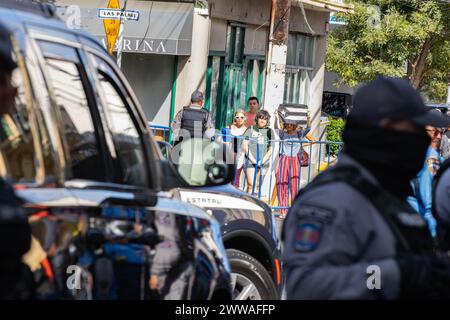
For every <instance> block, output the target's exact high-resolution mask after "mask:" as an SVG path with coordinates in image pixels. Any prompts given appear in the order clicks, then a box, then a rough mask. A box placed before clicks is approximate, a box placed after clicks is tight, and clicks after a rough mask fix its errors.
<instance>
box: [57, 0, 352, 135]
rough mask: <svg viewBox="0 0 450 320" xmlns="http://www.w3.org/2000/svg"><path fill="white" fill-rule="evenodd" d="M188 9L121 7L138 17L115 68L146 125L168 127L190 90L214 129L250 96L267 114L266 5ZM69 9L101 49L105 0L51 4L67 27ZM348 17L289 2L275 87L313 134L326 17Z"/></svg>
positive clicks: (325, 5) (320, 1) (229, 2)
mask: <svg viewBox="0 0 450 320" xmlns="http://www.w3.org/2000/svg"><path fill="white" fill-rule="evenodd" d="M121 2H123V1H121ZM186 2H187V3H186ZM193 2H194V1H183V2H182V3H180V2H175V1H138V0H129V1H128V4H127V9H129V10H134V11H137V12H138V14H139V18H138V20H137V21H135V20H129V21H126V22H125V28H124V40H123V41H124V42H123V48H124V52H125V53H124V55H123V62H122V69H123V71H124V73H125V74H126V75H127V77H128V79H129V81H130V83H131V85H132V86H133V88H134V89H135V91H136V93H137V96H138V98H139V99H140V101H141V104H142V106H143V108H144V110H145V113H146V115H147V117H148V118H149V120H150V121H151V122H152V123H154V124H158V125H169V123H170V121H171V120H172V119H173V116H174V114H175V113H176V112H177V111H178V110H180V109H181V108H182V107H183V106H185V105H187V104H189V98H190V94H191V93H192V91H194V90H197V89H199V90H202V91H204V92H205V93H206V101H205V106H206V108H208V109H209V110H210V112H211V113H212V115H213V119H214V120H215V123H216V127H217V128H221V127H224V126H226V125H229V124H230V123H231V121H232V117H233V114H234V111H235V110H236V109H241V108H242V109H246V108H247V103H246V102H247V99H248V98H249V97H250V96H256V97H258V98H259V100H260V105H261V107H262V108H267V107H268V106H265V103H264V100H265V99H264V98H265V97H264V86H265V77H266V73H267V65H268V63H267V61H266V56H267V47H268V42H269V22H270V13H271V3H272V1H270V0H209V2H208V8H207V9H198V8H194V3H193ZM74 4H76V5H78V6H80V8H81V19H80V20H81V23H80V27H81V28H83V29H86V30H87V31H88V32H90V33H92V34H93V35H95V36H97V37H98V39H99V41H101V42H102V43H103V44H104V45H105V46H106V42H105V31H104V28H103V21H102V19H101V18H99V14H98V12H99V9H100V8H106V6H107V4H108V1H107V0H95V1H92V0H78V1H70V0H58V1H57V5H58V11H59V12H60V15H61V16H62V17H63V19H66V21H69V19H70V14H71V11H70V10H69V7H70V6H71V5H74ZM347 10H350V7H348V6H346V5H343V4H339V3H335V2H334V1H330V0H328V1H325V0H315V1H313V0H301V1H300V0H292V1H291V6H290V19H289V21H290V22H289V36H288V43H287V47H288V48H287V59H286V65H285V77H284V83H280V84H279V85H280V86H283V87H284V99H283V100H284V102H285V103H291V104H304V105H307V106H308V110H309V113H310V115H311V125H312V128H313V131H314V130H316V128H317V130H318V127H319V121H320V115H321V105H322V94H323V91H324V78H325V50H326V36H327V31H328V30H329V15H330V12H332V11H347ZM68 12H69V13H68ZM273 107H274V106H271V108H272V109H273Z"/></svg>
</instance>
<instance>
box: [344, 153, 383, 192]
mask: <svg viewBox="0 0 450 320" xmlns="http://www.w3.org/2000/svg"><path fill="white" fill-rule="evenodd" d="M341 166H352V167H356V168H358V170H359V171H360V172H361V174H362V176H363V177H364V178H366V179H367V180H369V181H370V182H372V183H373V184H375V185H379V184H380V183H379V182H378V180H377V179H376V178H375V176H374V175H373V174H372V173H371V172H370V171H369V170H367V169H366V167H364V166H363V165H362V164H361V163H359V162H358V161H356V160H355V159H353V158H352V157H351V156H349V155H348V154H346V153H345V152H341V153H340V154H339V156H338V162H337V164H336V167H341Z"/></svg>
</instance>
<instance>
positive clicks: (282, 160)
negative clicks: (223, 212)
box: [171, 91, 314, 217]
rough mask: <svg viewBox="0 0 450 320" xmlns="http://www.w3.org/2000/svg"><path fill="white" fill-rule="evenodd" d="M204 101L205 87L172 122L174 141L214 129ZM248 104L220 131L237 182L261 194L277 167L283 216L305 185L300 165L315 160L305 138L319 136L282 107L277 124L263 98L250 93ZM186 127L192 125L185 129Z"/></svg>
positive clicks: (253, 193) (211, 132) (212, 131)
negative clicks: (263, 105)
mask: <svg viewBox="0 0 450 320" xmlns="http://www.w3.org/2000/svg"><path fill="white" fill-rule="evenodd" d="M203 102H204V97H203V93H202V92H200V91H195V92H193V93H192V96H191V104H190V106H187V107H183V109H182V110H181V111H180V112H179V113H178V114H177V115H176V117H175V119H174V122H173V123H172V127H171V129H172V132H174V134H175V136H174V144H177V143H179V142H180V141H182V139H183V138H184V136H186V135H189V136H196V135H200V134H201V135H202V136H206V137H211V136H212V135H213V133H214V128H213V125H212V120H211V116H210V115H209V112H208V111H207V110H206V109H205V108H203ZM247 104H248V111H244V110H243V109H238V110H236V111H235V112H234V117H233V122H232V124H231V125H230V126H227V127H225V128H223V129H222V130H221V136H220V138H221V139H222V140H223V142H224V143H225V144H227V145H228V146H229V147H230V148H231V149H232V150H233V152H234V163H235V164H236V174H235V179H234V185H235V186H236V187H237V188H241V189H242V190H244V191H246V192H247V193H249V194H252V195H255V196H258V197H260V196H261V186H262V183H263V181H264V179H265V177H266V175H267V174H268V173H270V169H271V168H272V170H275V181H276V182H275V186H276V190H275V194H276V195H277V201H278V207H280V208H281V209H280V213H281V217H285V215H286V213H287V208H288V207H289V206H290V204H291V203H292V201H293V199H294V198H295V197H296V195H297V193H298V191H299V189H300V181H301V177H300V175H301V172H300V168H301V167H307V166H308V165H309V155H308V153H307V152H306V151H305V150H304V149H305V148H304V142H305V141H307V140H308V141H313V140H314V138H313V137H312V135H311V134H310V133H309V129H308V128H302V127H301V125H300V124H299V120H295V119H290V118H289V117H287V116H286V115H285V114H283V113H281V112H275V114H274V121H275V123H274V128H275V129H272V128H271V126H270V121H271V118H272V116H271V115H270V113H269V112H268V111H266V110H264V109H260V106H259V100H258V98H257V97H250V98H249V99H248V101H247ZM195 122H197V123H198V125H197V128H198V131H197V133H195V132H194V131H195V130H194V127H195V125H194V123H195ZM183 129H185V130H186V131H185V132H184V133H182V134H180V132H182V130H183ZM274 152H277V155H275V154H274ZM271 163H273V165H272V166H271Z"/></svg>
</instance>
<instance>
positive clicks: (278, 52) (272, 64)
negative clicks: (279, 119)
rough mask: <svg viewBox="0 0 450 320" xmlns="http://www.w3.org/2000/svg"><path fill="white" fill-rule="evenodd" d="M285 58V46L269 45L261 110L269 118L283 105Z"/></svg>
mask: <svg viewBox="0 0 450 320" xmlns="http://www.w3.org/2000/svg"><path fill="white" fill-rule="evenodd" d="M286 58H287V45H286V44H282V45H276V44H273V43H272V42H270V43H269V52H268V62H267V73H266V85H265V88H264V104H263V108H264V109H265V110H267V111H268V112H269V113H270V115H271V116H273V114H274V112H275V110H277V108H278V106H279V105H280V104H282V103H283V98H284V84H285V72H286ZM272 125H273V121H272Z"/></svg>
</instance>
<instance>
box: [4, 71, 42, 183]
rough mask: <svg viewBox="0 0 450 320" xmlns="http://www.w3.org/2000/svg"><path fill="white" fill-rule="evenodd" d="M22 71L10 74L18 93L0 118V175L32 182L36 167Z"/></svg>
mask: <svg viewBox="0 0 450 320" xmlns="http://www.w3.org/2000/svg"><path fill="white" fill-rule="evenodd" d="M21 71H22V70H21V69H19V68H18V69H16V70H15V71H14V72H13V74H12V85H13V86H15V87H16V88H17V91H18V92H17V97H16V99H15V105H14V106H13V107H12V108H11V109H10V112H9V113H7V114H4V115H2V116H1V118H0V172H1V174H2V176H4V177H7V178H9V179H11V180H12V181H13V182H16V183H17V182H21V183H24V182H25V183H26V182H35V180H36V164H37V163H36V162H35V154H36V153H35V150H34V145H33V137H32V134H31V130H30V127H29V123H28V113H27V107H26V103H27V100H26V96H25V90H26V86H25V85H24V81H23V78H22V73H21ZM2 85H3V84H2Z"/></svg>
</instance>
